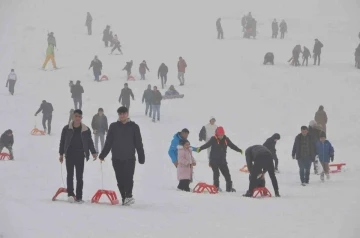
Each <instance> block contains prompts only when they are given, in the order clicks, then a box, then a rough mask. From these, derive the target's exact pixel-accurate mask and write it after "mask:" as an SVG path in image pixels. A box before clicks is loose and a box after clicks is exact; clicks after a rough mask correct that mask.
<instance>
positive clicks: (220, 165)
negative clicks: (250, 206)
mask: <svg viewBox="0 0 360 238" xmlns="http://www.w3.org/2000/svg"><path fill="white" fill-rule="evenodd" d="M228 146H229V147H230V148H231V149H233V150H235V151H237V152H239V153H241V154H242V153H243V152H242V150H241V149H239V148H238V147H237V146H236V145H234V144H233V143H232V142H231V140H230V139H229V137H227V136H225V130H224V128H223V127H222V126H219V127H218V128H217V129H216V132H215V136H213V137H211V139H210V140H209V141H208V142H207V143H206V144H204V145H202V146H201V147H199V148H197V152H200V151H202V150H204V149H207V148H209V147H211V152H210V162H209V166H210V167H211V168H212V170H213V179H214V186H215V187H216V188H219V185H220V182H219V177H220V173H219V170H220V172H221V174H222V175H223V176H224V178H225V181H226V192H236V190H235V189H234V188H233V183H232V181H231V175H230V171H229V167H228V165H227V161H226V152H227V147H228Z"/></svg>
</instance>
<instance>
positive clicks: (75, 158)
mask: <svg viewBox="0 0 360 238" xmlns="http://www.w3.org/2000/svg"><path fill="white" fill-rule="evenodd" d="M65 162H66V171H67V177H66V183H67V192H68V196H69V197H70V196H75V194H74V167H75V170H76V199H78V200H81V199H82V195H83V192H82V191H83V186H84V182H83V174H84V163H85V158H84V152H80V153H78V155H71V156H67V157H66V159H65Z"/></svg>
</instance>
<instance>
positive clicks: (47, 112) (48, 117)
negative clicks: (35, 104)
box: [35, 100, 54, 135]
mask: <svg viewBox="0 0 360 238" xmlns="http://www.w3.org/2000/svg"><path fill="white" fill-rule="evenodd" d="M53 111H54V108H53V106H52V104H51V103H49V102H47V101H45V100H43V101H42V103H41V105H40V108H39V110H37V111H36V113H35V116H37V115H38V114H39V113H40V112H42V113H43V118H42V125H43V128H44V131H45V132H46V121H47V124H48V126H47V132H48V134H49V135H50V133H51V121H52V112H53Z"/></svg>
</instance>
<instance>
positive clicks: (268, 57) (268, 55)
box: [264, 52, 274, 65]
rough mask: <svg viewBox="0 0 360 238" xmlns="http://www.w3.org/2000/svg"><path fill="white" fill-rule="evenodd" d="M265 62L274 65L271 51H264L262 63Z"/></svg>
mask: <svg viewBox="0 0 360 238" xmlns="http://www.w3.org/2000/svg"><path fill="white" fill-rule="evenodd" d="M267 63H270V64H272V65H274V54H273V53H271V52H268V53H266V55H265V56H264V65H265V64H267Z"/></svg>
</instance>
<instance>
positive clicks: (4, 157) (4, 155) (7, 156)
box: [0, 153, 10, 160]
mask: <svg viewBox="0 0 360 238" xmlns="http://www.w3.org/2000/svg"><path fill="white" fill-rule="evenodd" d="M0 160H10V154H8V153H0Z"/></svg>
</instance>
